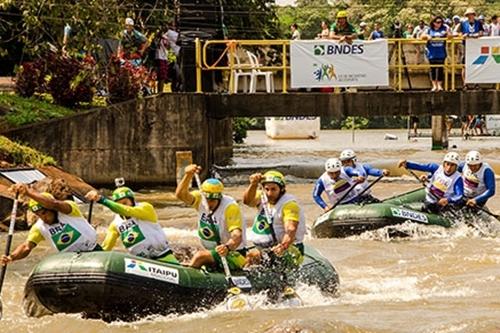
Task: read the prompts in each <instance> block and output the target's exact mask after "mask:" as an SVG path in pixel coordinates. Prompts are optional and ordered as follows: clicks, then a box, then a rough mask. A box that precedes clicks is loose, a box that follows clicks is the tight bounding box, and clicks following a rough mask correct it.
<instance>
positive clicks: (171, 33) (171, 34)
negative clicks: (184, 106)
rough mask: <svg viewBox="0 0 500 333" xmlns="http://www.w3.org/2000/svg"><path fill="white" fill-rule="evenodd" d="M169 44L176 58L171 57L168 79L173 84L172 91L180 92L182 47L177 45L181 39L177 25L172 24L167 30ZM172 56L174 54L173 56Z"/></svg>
mask: <svg viewBox="0 0 500 333" xmlns="http://www.w3.org/2000/svg"><path fill="white" fill-rule="evenodd" d="M167 37H168V43H169V44H170V51H171V52H173V55H175V59H174V57H170V62H169V63H168V75H167V76H168V79H169V81H171V82H172V91H174V92H175V91H180V90H181V84H182V79H181V70H180V68H179V64H178V62H177V60H178V59H179V53H180V50H181V47H180V46H179V45H177V40H178V39H179V33H178V32H177V28H176V26H175V23H173V22H171V23H170V24H169V25H168V30H167ZM171 55H172V54H171Z"/></svg>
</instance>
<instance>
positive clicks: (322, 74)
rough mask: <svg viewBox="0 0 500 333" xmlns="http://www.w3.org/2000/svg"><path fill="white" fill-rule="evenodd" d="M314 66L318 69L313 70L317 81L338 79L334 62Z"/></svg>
mask: <svg viewBox="0 0 500 333" xmlns="http://www.w3.org/2000/svg"><path fill="white" fill-rule="evenodd" d="M314 66H315V67H316V69H314V71H313V76H314V79H315V80H316V81H319V82H321V81H332V80H333V79H337V75H336V74H335V67H334V66H333V64H320V65H317V64H315V65H314Z"/></svg>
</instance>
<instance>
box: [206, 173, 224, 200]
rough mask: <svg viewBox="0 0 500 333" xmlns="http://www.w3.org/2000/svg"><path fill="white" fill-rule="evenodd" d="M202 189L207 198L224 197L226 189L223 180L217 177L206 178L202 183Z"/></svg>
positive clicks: (217, 198)
mask: <svg viewBox="0 0 500 333" xmlns="http://www.w3.org/2000/svg"><path fill="white" fill-rule="evenodd" d="M201 191H202V192H203V194H204V195H205V196H206V197H207V199H210V200H212V199H216V200H220V199H222V191H224V185H223V184H222V182H221V181H220V180H218V179H215V178H208V179H206V180H205V181H204V182H203V184H201Z"/></svg>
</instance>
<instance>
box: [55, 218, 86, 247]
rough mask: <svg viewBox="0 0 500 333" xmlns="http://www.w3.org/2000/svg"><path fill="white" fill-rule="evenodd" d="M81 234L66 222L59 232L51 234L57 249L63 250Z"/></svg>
mask: <svg viewBox="0 0 500 333" xmlns="http://www.w3.org/2000/svg"><path fill="white" fill-rule="evenodd" d="M81 235H82V234H81V233H80V232H79V231H78V230H76V229H75V228H73V227H72V226H70V225H69V224H66V225H65V226H64V228H63V230H62V231H61V232H58V233H56V234H54V235H53V236H52V241H53V242H54V244H55V245H56V248H57V250H59V251H64V250H65V249H66V248H67V247H68V246H70V245H71V244H73V243H74V242H76V241H77V240H78V238H80V236H81Z"/></svg>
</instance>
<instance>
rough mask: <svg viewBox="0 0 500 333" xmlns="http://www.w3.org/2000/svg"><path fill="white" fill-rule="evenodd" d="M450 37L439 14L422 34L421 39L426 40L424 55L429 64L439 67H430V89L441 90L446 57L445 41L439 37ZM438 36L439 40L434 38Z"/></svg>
mask: <svg viewBox="0 0 500 333" xmlns="http://www.w3.org/2000/svg"><path fill="white" fill-rule="evenodd" d="M445 37H451V34H450V31H449V29H448V27H447V26H445V25H444V20H443V18H442V17H441V16H435V17H434V18H433V19H432V21H431V23H430V25H429V27H427V28H426V29H425V30H424V32H423V33H422V35H421V36H420V38H421V39H423V40H426V41H427V45H426V55H427V59H429V63H430V64H431V65H438V66H440V67H431V69H430V74H431V82H432V89H431V91H441V90H443V86H442V83H443V77H444V71H443V67H441V66H444V61H445V59H446V42H445V41H444V40H442V39H441V38H445ZM436 38H439V39H440V40H435V39H436Z"/></svg>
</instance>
